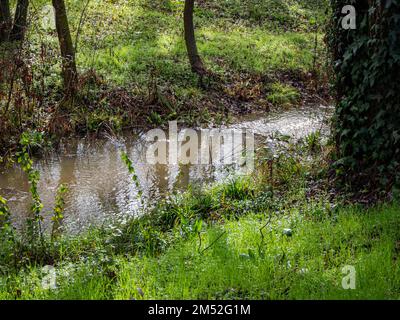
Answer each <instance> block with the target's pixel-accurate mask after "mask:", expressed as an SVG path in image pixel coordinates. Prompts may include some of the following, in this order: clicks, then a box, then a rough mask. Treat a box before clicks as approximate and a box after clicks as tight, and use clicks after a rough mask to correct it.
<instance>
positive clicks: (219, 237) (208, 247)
mask: <svg viewBox="0 0 400 320" xmlns="http://www.w3.org/2000/svg"><path fill="white" fill-rule="evenodd" d="M225 233H226V231H224V232H222V233H221V234H220V235H219V236H218V237H217V239H215V240H214V241H213V242H212V243H211V244H210V245H209V246H207V247H206V248H204V249H203V250H202V251H201V252H200V254H203V253H204V252H205V251H206V250H208V249H210V248H211V247H212V246H213V245H214V244H215V243H216V242H217V241H218V240H219V239H221V238H222V236H223V235H225Z"/></svg>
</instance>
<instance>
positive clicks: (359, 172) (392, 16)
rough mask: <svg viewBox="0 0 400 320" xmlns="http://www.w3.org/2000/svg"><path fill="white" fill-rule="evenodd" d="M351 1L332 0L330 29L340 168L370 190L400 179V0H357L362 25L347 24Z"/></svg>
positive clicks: (356, 187)
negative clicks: (347, 27) (345, 11)
mask: <svg viewBox="0 0 400 320" xmlns="http://www.w3.org/2000/svg"><path fill="white" fill-rule="evenodd" d="M348 2H349V1H347V0H332V9H333V17H332V23H331V26H332V28H331V30H330V32H329V33H328V39H330V41H329V44H330V48H331V51H332V56H333V60H334V63H333V65H334V68H335V73H336V81H335V87H336V93H337V96H336V100H337V101H336V112H335V121H334V134H335V138H336V145H337V158H338V161H337V162H336V163H335V169H336V172H338V173H339V176H341V177H342V178H343V180H344V181H345V182H346V184H347V185H348V186H349V187H351V188H352V189H353V190H352V191H355V192H357V193H365V194H366V195H367V196H368V195H369V194H372V193H373V192H375V191H377V190H378V191H381V190H384V191H390V189H391V188H392V186H393V185H396V184H398V185H400V131H399V123H400V98H399V94H398V93H399V92H400V82H399V74H400V59H399V52H400V20H399V19H397V17H398V16H399V15H400V3H399V2H398V1H383V0H369V1H356V2H355V4H354V5H355V8H356V10H357V29H356V30H345V29H343V28H341V19H342V18H343V16H344V15H343V14H342V8H343V7H344V6H345V5H347V4H348ZM368 200H369V199H368Z"/></svg>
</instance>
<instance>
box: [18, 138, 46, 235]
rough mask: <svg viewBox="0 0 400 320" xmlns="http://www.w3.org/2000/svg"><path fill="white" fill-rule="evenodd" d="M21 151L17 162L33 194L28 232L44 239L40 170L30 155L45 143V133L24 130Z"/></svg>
mask: <svg viewBox="0 0 400 320" xmlns="http://www.w3.org/2000/svg"><path fill="white" fill-rule="evenodd" d="M19 143H20V146H21V151H19V152H18V153H17V162H18V163H19V164H20V165H21V168H22V170H23V171H24V172H25V173H27V175H28V181H29V184H30V189H29V191H30V193H31V196H32V200H33V203H32V206H31V213H32V215H31V217H29V219H28V220H27V224H28V234H29V235H30V236H31V238H32V240H35V239H36V237H37V235H39V237H40V239H41V240H43V235H42V220H43V217H42V216H41V211H42V209H43V203H42V201H41V199H40V196H39V192H38V188H37V186H38V183H39V180H40V174H39V171H37V170H35V169H33V161H32V159H31V156H30V149H31V148H33V147H37V146H40V145H41V144H42V143H43V134H42V133H39V132H37V131H29V132H24V133H23V134H22V135H21V139H20V142H19Z"/></svg>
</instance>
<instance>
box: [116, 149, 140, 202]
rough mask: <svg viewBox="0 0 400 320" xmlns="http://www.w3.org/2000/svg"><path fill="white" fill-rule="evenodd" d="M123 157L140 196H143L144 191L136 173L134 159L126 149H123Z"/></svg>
mask: <svg viewBox="0 0 400 320" xmlns="http://www.w3.org/2000/svg"><path fill="white" fill-rule="evenodd" d="M121 159H122V161H123V162H124V163H125V165H126V167H127V168H128V171H129V173H130V174H131V175H132V180H133V182H134V183H135V186H136V188H137V189H138V194H139V197H142V195H143V191H142V188H141V187H140V182H139V178H138V176H137V174H136V170H135V168H134V167H133V163H132V160H131V159H129V156H128V155H127V153H126V152H125V151H123V152H122V153H121Z"/></svg>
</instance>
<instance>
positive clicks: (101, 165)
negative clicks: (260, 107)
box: [0, 106, 332, 233]
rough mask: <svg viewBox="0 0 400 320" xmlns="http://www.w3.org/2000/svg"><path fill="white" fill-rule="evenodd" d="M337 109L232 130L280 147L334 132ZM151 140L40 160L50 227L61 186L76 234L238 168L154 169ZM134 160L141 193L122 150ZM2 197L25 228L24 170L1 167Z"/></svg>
mask: <svg viewBox="0 0 400 320" xmlns="http://www.w3.org/2000/svg"><path fill="white" fill-rule="evenodd" d="M331 114H332V108H331V107H325V106H312V107H302V108H297V109H291V110H287V111H280V112H279V113H278V112H277V113H270V114H267V115H265V116H260V115H251V116H247V117H244V118H242V119H239V120H238V121H237V122H236V123H235V124H233V125H230V126H228V128H232V129H234V130H243V129H246V130H250V131H251V132H254V134H255V136H256V141H257V142H256V145H257V146H258V147H259V146H263V145H265V146H267V147H270V148H273V147H274V140H273V138H271V137H272V136H273V135H274V134H275V133H276V132H279V133H281V134H283V135H286V136H291V137H292V138H293V139H294V140H296V139H301V138H303V137H305V136H307V135H309V134H310V133H312V132H315V131H317V130H321V131H322V132H323V133H328V132H329V126H328V119H329V118H330V116H331ZM146 148H147V142H146V141H145V140H144V139H143V134H135V133H130V134H125V135H124V136H123V137H120V138H118V139H117V138H110V139H100V140H99V139H97V140H93V139H70V140H68V141H64V143H63V144H62V146H61V150H60V151H59V152H58V153H57V154H56V153H54V154H51V155H48V156H46V157H45V158H43V159H36V160H35V168H36V169H37V170H38V171H39V172H40V175H41V180H40V183H39V186H38V188H39V193H40V196H41V199H42V201H43V204H44V209H43V211H42V215H43V217H44V225H45V226H47V228H49V226H50V217H51V214H52V208H53V206H54V197H55V193H56V190H57V188H58V186H59V185H60V184H62V183H63V184H67V185H68V188H69V191H68V193H67V194H66V195H65V201H66V206H65V213H64V216H65V221H64V226H65V229H66V232H71V233H76V232H79V231H81V230H84V229H85V228H87V227H89V226H91V225H93V224H101V223H108V221H109V220H110V219H114V218H126V217H130V216H132V215H137V214H139V212H140V209H141V208H142V206H143V204H147V205H151V204H152V203H153V204H154V203H155V202H156V201H159V200H160V199H162V198H164V197H166V196H167V195H169V194H171V193H174V192H181V191H185V190H187V188H188V186H189V185H199V186H203V185H205V184H210V183H213V182H220V181H223V180H224V179H226V178H227V177H228V176H229V175H231V174H232V173H234V169H235V168H234V167H232V165H223V164H221V165H160V164H157V165H150V164H148V163H147V162H146V161H145V152H146ZM122 149H124V150H126V151H127V153H128V155H129V156H130V158H131V159H132V161H133V164H134V167H135V170H136V173H137V176H138V178H139V181H140V186H141V189H142V190H143V195H142V199H143V201H139V197H138V189H137V188H136V187H135V184H134V183H132V180H131V175H130V174H129V173H128V171H127V168H126V166H125V164H124V163H123V162H122V160H121V156H120V155H121V150H122ZM0 194H1V195H2V196H3V197H5V198H6V199H7V200H8V203H9V207H10V209H11V212H12V218H13V222H14V223H15V225H16V226H17V227H18V228H20V227H22V226H23V225H24V221H25V220H26V217H27V215H28V212H29V207H30V205H31V198H30V194H29V184H28V181H27V177H26V175H25V173H24V172H22V170H21V169H20V168H19V167H18V166H14V167H12V168H7V169H4V168H3V169H0Z"/></svg>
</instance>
